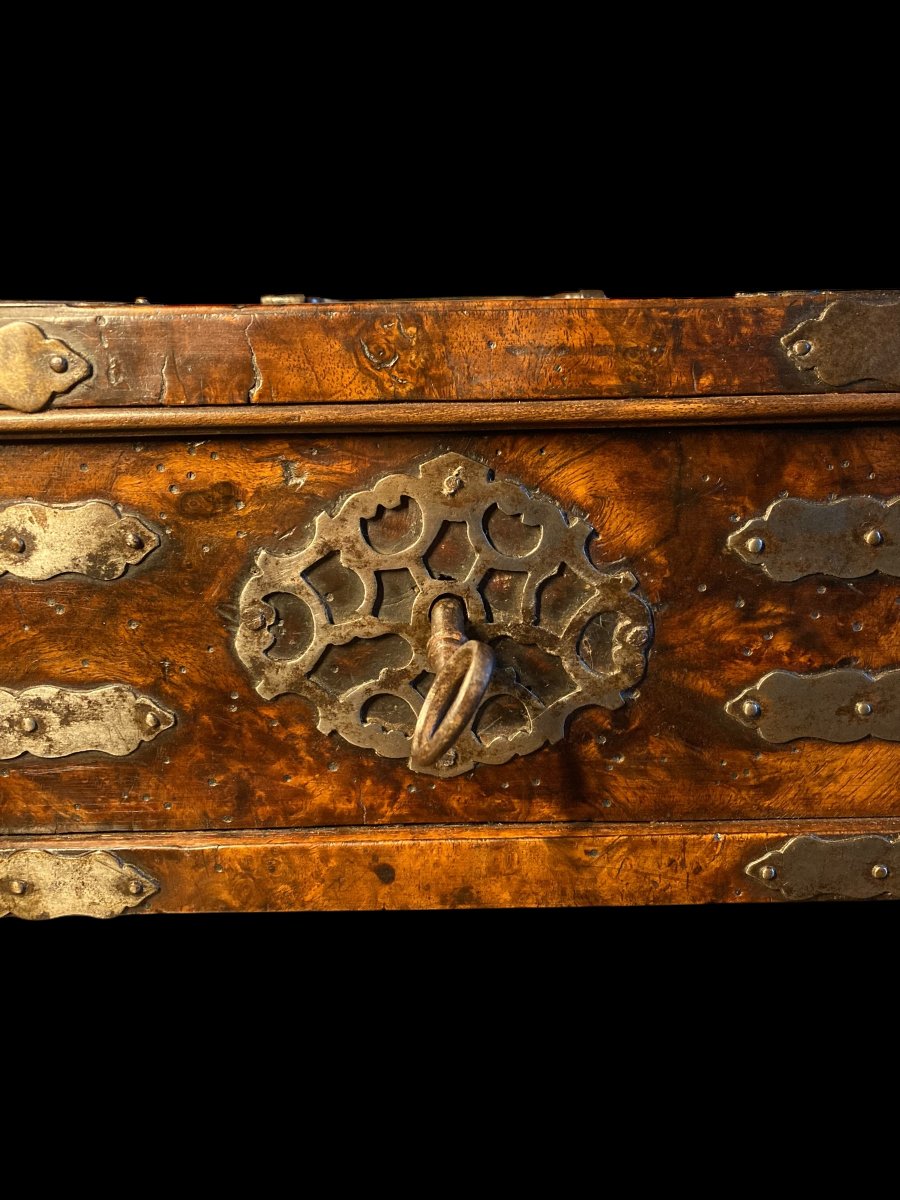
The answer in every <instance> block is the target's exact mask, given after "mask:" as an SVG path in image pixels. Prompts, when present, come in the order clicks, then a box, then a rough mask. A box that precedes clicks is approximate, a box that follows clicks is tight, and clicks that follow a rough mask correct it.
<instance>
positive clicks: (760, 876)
mask: <svg viewBox="0 0 900 1200" xmlns="http://www.w3.org/2000/svg"><path fill="white" fill-rule="evenodd" d="M898 847H900V843H898V841H897V839H895V838H889V837H881V836H878V835H863V836H859V837H835V838H821V837H815V836H814V835H805V834H804V835H803V836H802V837H793V838H790V839H789V840H788V841H786V842H785V843H784V845H782V846H779V848H778V849H777V850H770V851H769V852H768V854H764V855H763V856H762V858H757V859H754V861H753V862H751V863H748V864H747V866H746V867H745V868H744V872H745V874H747V875H749V876H750V878H751V879H755V880H756V881H757V882H758V883H761V884H763V885H764V886H765V887H767V888H768V889H769V890H770V891H772V892H780V893H781V894H782V896H783V897H784V898H785V899H786V900H815V899H816V898H817V897H820V896H821V897H831V898H832V899H838V900H870V899H873V898H874V897H876V896H894V895H896V894H897V884H898V883H900V848H898Z"/></svg>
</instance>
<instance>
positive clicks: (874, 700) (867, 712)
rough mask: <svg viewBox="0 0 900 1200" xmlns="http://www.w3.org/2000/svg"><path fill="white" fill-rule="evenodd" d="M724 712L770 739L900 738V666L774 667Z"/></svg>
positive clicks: (843, 740) (780, 740) (729, 704)
mask: <svg viewBox="0 0 900 1200" xmlns="http://www.w3.org/2000/svg"><path fill="white" fill-rule="evenodd" d="M725 711H726V712H727V713H728V715H729V716H730V717H734V718H735V720H737V721H740V723H741V724H742V725H746V726H747V727H748V728H750V729H755V730H756V731H757V733H758V734H759V736H760V737H761V738H763V739H764V740H765V741H767V742H792V741H795V740H796V739H797V738H818V739H819V740H820V741H825V742H858V741H859V740H860V739H861V738H865V737H874V738H881V739H882V740H883V741H888V742H898V741H900V670H896V669H895V670H889V671H878V672H875V671H871V672H870V671H860V670H855V669H852V668H839V669H836V670H829V671H816V672H811V673H810V674H799V673H797V672H794V671H780V670H779V671H770V672H769V673H768V674H767V675H763V677H762V678H761V679H760V680H759V681H758V682H757V683H755V684H753V685H752V686H751V687H748V688H745V689H744V690H743V691H742V692H741V693H740V694H739V695H737V696H735V697H734V698H733V699H732V700H729V701H728V703H727V704H726V705H725Z"/></svg>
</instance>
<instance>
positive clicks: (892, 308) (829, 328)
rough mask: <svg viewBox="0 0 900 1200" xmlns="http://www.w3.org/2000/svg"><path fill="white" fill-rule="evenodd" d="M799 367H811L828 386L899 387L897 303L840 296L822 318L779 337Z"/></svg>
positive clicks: (899, 314)
mask: <svg viewBox="0 0 900 1200" xmlns="http://www.w3.org/2000/svg"><path fill="white" fill-rule="evenodd" d="M781 344H782V345H783V346H784V348H785V352H786V353H787V356H788V358H789V359H790V360H791V362H792V363H793V364H794V366H795V367H797V368H798V370H800V371H814V372H815V376H816V379H817V380H818V381H819V383H822V384H824V385H825V386H826V387H844V386H845V385H847V384H850V383H863V382H875V383H878V384H880V385H881V386H882V387H888V388H900V304H897V303H896V302H894V303H893V304H865V303H863V302H862V301H861V300H851V299H841V300H835V301H834V303H833V304H829V305H828V307H827V308H826V309H825V311H824V312H823V313H822V315H821V316H820V317H817V318H816V319H815V320H813V321H804V322H803V324H802V325H798V326H797V328H796V329H793V330H792V331H791V332H790V333H789V334H787V335H786V336H785V337H783V338H782V339H781Z"/></svg>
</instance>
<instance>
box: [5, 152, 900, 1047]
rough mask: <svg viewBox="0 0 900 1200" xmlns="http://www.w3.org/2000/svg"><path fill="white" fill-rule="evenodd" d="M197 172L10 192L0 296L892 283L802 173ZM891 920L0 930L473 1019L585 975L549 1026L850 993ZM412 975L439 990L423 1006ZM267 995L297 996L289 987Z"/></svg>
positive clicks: (857, 231)
mask: <svg viewBox="0 0 900 1200" xmlns="http://www.w3.org/2000/svg"><path fill="white" fill-rule="evenodd" d="M295 149H296V148H295ZM141 161H142V162H144V161H145V160H143V159H142V160H141ZM120 165H121V164H120ZM201 165H202V164H200V165H198V163H196V162H195V163H194V164H193V168H192V169H190V170H185V171H184V172H183V173H181V174H177V175H175V176H173V175H172V174H171V173H169V174H167V173H165V172H162V173H159V174H158V173H157V172H156V171H149V170H146V169H143V168H142V169H141V170H136V171H132V172H130V173H128V172H126V173H124V174H122V173H121V172H118V173H117V174H116V175H115V177H111V178H104V180H103V181H102V182H101V184H100V185H97V184H95V183H93V184H88V183H86V182H85V183H83V182H81V181H79V180H78V179H74V180H72V181H70V184H69V186H67V187H66V188H64V189H61V188H60V187H58V186H55V185H54V186H48V187H46V188H37V189H31V190H23V191H16V190H15V189H12V193H13V194H11V195H10V196H9V197H8V211H7V216H6V218H5V220H6V230H7V252H6V258H5V261H4V266H3V273H2V276H0V290H2V292H3V293H4V295H5V297H6V298H8V299H48V300H67V299H91V300H130V299H132V298H134V297H136V296H139V295H140V296H146V297H148V298H149V299H150V300H151V301H152V302H155V303H170V304H178V303H192V302H248V301H253V300H255V299H256V298H257V297H258V296H259V295H261V294H262V293H266V292H298V291H299V292H304V293H306V294H308V295H322V296H328V297H334V298H339V299H353V298H373V297H400V296H442V295H492V294H503V295H509V294H511V295H517V294H522V295H544V294H549V293H554V292H560V291H567V290H575V289H578V288H602V289H603V290H604V291H606V292H607V294H608V295H610V296H612V297H629V296H631V297H639V296H674V297H677V296H691V295H729V294H732V293H734V292H737V291H751V292H752V291H762V290H781V289H795V288H796V289H804V288H815V289H818V288H835V289H857V288H871V289H880V288H900V260H898V256H897V252H896V241H895V238H894V234H893V230H894V225H895V219H896V218H895V214H894V212H893V211H892V203H891V201H890V200H889V198H888V197H886V196H882V198H879V196H878V195H877V194H875V190H874V189H868V190H866V191H865V192H864V194H863V195H862V196H860V195H859V194H857V195H856V203H855V205H854V206H852V207H851V206H850V205H849V204H848V199H847V195H846V194H844V193H839V194H838V195H837V196H835V195H834V194H832V193H829V192H828V191H827V190H825V189H821V188H811V186H810V183H809V177H808V176H806V177H804V178H800V177H797V178H793V179H792V178H790V177H788V178H785V177H783V176H782V177H779V178H778V179H774V178H772V177H769V176H767V175H766V173H765V172H760V171H759V170H755V171H750V170H749V168H748V175H747V178H746V179H742V178H741V171H740V164H739V163H738V164H733V167H734V168H735V169H734V170H733V172H732V178H731V179H729V180H728V182H727V183H722V182H721V181H719V180H718V179H716V178H709V177H707V178H703V179H699V180H696V179H695V178H694V177H693V175H692V172H691V171H690V170H688V169H687V165H686V164H685V165H684V169H683V170H682V171H681V172H680V173H679V174H678V175H677V176H673V175H672V174H671V173H669V174H668V175H667V174H666V173H665V172H660V171H659V170H657V169H656V164H655V163H654V162H649V163H647V164H645V167H644V170H643V172H642V173H640V174H635V173H634V172H633V171H632V172H631V173H630V174H629V176H628V178H627V180H626V179H624V178H623V177H621V176H620V175H617V173H616V171H615V170H607V171H606V172H605V173H604V172H601V173H600V182H599V183H598V181H597V180H596V179H595V180H594V181H593V182H588V181H587V179H582V178H580V177H579V176H578V174H577V172H576V173H574V174H573V172H571V171H561V170H560V169H559V164H555V165H553V167H552V170H551V171H549V172H548V174H547V175H545V176H544V177H543V178H542V179H541V184H542V186H541V188H540V190H539V191H535V189H534V188H533V187H532V186H531V180H530V177H523V178H522V179H521V180H520V181H515V182H514V183H512V184H510V183H509V182H508V181H506V184H505V186H504V187H503V188H500V187H499V186H498V185H497V182H496V180H494V179H493V178H492V177H490V175H486V174H485V172H483V171H482V172H481V173H480V174H479V173H478V172H476V171H471V170H470V169H469V164H467V162H466V161H465V156H464V155H463V156H462V157H460V153H459V148H458V147H455V148H454V151H453V154H452V155H451V156H449V158H448V156H447V155H446V154H443V153H442V154H441V155H440V156H439V160H438V161H436V162H435V163H434V168H435V169H434V170H432V171H428V170H425V171H423V170H420V171H418V172H417V174H416V175H415V178H414V179H412V180H411V179H410V178H408V177H407V176H406V175H405V173H404V171H403V170H402V167H403V163H402V161H400V162H398V161H396V160H391V161H388V162H385V161H384V160H383V159H380V160H378V161H377V162H373V161H367V160H366V159H365V157H364V156H363V159H362V161H361V162H360V163H359V166H360V173H359V174H358V175H353V174H351V175H350V177H348V178H343V179H335V178H333V177H331V176H330V174H329V172H328V171H327V170H326V169H324V168H320V169H319V170H308V169H307V168H308V163H306V161H305V160H304V159H303V157H302V155H301V156H299V157H298V156H297V154H296V153H295V156H294V162H293V170H292V171H287V170H286V169H285V166H284V161H283V159H281V160H279V165H280V168H281V171H280V173H279V171H278V170H277V169H276V170H273V169H272V160H269V161H268V162H267V163H265V164H264V166H263V167H260V166H259V165H258V164H257V165H254V166H253V167H252V169H251V168H250V167H248V169H247V171H246V173H244V174H239V175H238V176H233V177H232V176H228V177H227V178H225V179H224V180H223V179H222V177H221V175H216V176H215V183H211V182H210V179H211V177H212V174H213V173H211V172H208V171H204V170H202V169H201ZM538 165H540V164H538ZM607 166H609V162H608V160H607ZM451 167H452V169H451ZM295 172H299V178H298V174H297V173H295ZM470 178H472V179H477V182H472V183H469V182H468V180H469V179H470ZM161 180H163V181H164V182H160V181H161ZM663 180H665V182H662V181H663ZM881 190H882V193H884V191H885V189H881ZM893 914H894V906H892V905H886V904H857V905H852V904H840V905H835V904H831V905H821V904H820V905H794V906H790V905H759V906H755V907H751V906H743V907H739V906H722V907H716V908H676V909H653V908H643V909H627V910H615V909H609V910H600V909H597V910H571V911H567V910H560V911H552V910H539V911H533V912H468V911H467V912H451V913H398V914H391V913H359V914H356V913H351V914H331V913H323V914H317V913H313V914H288V915H282V914H272V915H244V914H240V915H235V916H228V917H223V916H186V917H177V916H166V917H154V918H152V919H142V920H138V919H123V920H116V921H111V922H90V921H87V920H81V919H72V920H66V921H57V922H50V923H45V924H43V925H30V924H27V923H25V922H15V921H3V922H2V924H0V943H2V944H3V945H4V947H5V950H4V953H6V954H11V953H23V954H31V953H33V952H36V953H37V956H38V957H39V958H40V957H44V958H45V961H47V962H50V961H52V962H53V963H61V962H63V961H64V959H63V957H62V956H63V954H64V952H70V953H72V954H73V955H74V956H75V961H78V962H79V963H81V964H82V965H83V964H84V963H85V962H87V961H93V962H104V961H105V962H106V964H107V968H108V970H109V972H110V973H111V975H114V976H115V977H116V979H117V981H118V982H117V983H116V988H119V987H121V986H123V983H122V976H123V974H124V975H125V976H128V974H129V972H136V971H138V970H139V968H138V964H139V963H140V964H141V966H140V972H143V971H144V970H145V969H149V964H150V963H151V962H155V963H156V964H165V963H166V962H167V961H168V960H169V959H170V957H171V956H173V955H175V954H176V952H182V951H183V952H185V953H186V957H183V958H181V960H180V961H181V962H182V963H183V964H184V965H183V966H182V967H181V968H180V969H181V970H182V971H183V972H184V973H185V974H184V975H183V976H182V979H183V980H187V979H200V978H205V979H207V980H208V981H209V982H210V986H211V987H214V986H215V985H216V982H215V981H219V982H220V983H221V985H222V986H223V987H225V988H226V989H227V988H228V987H230V986H231V984H233V983H234V982H236V980H238V979H242V980H244V981H246V980H248V979H252V980H259V981H261V982H260V986H261V987H262V988H263V989H264V991H266V994H269V993H270V992H271V989H272V988H276V989H277V988H278V986H279V981H280V980H281V979H282V973H284V972H289V971H294V970H297V971H299V972H301V974H302V975H303V977H304V978H306V979H307V980H308V981H309V982H308V983H307V984H304V985H303V986H304V989H305V990H306V992H307V994H308V993H309V990H310V989H311V990H313V991H315V993H316V995H317V996H318V997H319V998H320V999H321V997H322V995H323V994H328V993H329V990H335V989H336V990H338V991H341V990H343V992H344V993H345V998H346V993H347V992H351V993H352V992H355V991H359V993H360V994H361V995H363V996H367V997H372V996H374V995H376V994H379V993H381V994H382V995H383V994H385V993H388V994H390V995H392V996H397V994H398V993H397V989H398V987H399V985H400V981H403V982H404V983H405V984H407V985H408V986H409V989H410V990H409V993H408V996H409V997H412V998H413V1000H410V1001H409V1003H414V1004H415V1005H418V1006H419V1007H421V1006H422V1005H426V1006H427V1004H428V1003H430V1000H429V999H428V997H429V995H430V996H432V997H433V995H434V989H435V988H436V989H437V991H438V992H440V994H441V995H442V996H443V997H444V998H446V997H448V996H449V997H454V996H455V997H457V998H458V999H459V1002H460V1007H461V1009H465V1010H466V1011H468V1012H469V1013H470V1014H471V1012H472V1011H475V1010H477V1006H478V1002H479V997H480V995H481V990H482V987H483V986H484V984H485V982H486V981H494V982H496V981H505V982H506V983H507V984H508V987H507V989H506V991H507V995H508V996H509V995H516V996H517V997H518V1000H517V1001H516V1003H518V1004H520V1005H521V1006H522V1008H523V1009H525V1010H527V1009H528V1006H529V996H531V995H532V993H533V992H534V991H535V990H538V989H540V990H544V989H548V988H549V989H550V990H551V991H552V990H553V989H554V988H557V987H558V988H560V989H562V988H563V987H564V986H566V985H569V986H571V985H573V984H574V985H576V987H577V988H581V987H584V986H587V984H588V983H590V990H591V993H592V994H591V995H590V996H589V997H584V998H583V999H582V1001H581V1002H580V1003H579V1005H578V1006H577V1007H576V1008H574V1009H571V1010H560V1009H559V1008H558V1007H551V1008H549V1009H547V1010H546V1015H547V1019H548V1021H549V1022H550V1024H551V1025H552V1024H554V1023H556V1022H559V1021H565V1022H566V1024H567V1025H569V1026H571V1024H572V1023H574V1024H575V1025H577V1026H584V1027H586V1028H593V1027H594V1025H595V1024H596V1022H597V1021H598V1020H603V1021H607V1020H610V1019H611V1014H614V1013H615V1012H616V1011H617V1009H618V1007H619V1006H620V1005H621V1004H622V1003H625V1002H626V1001H625V1000H624V999H623V997H627V996H629V995H631V994H632V989H633V988H634V986H635V985H636V984H639V985H640V987H641V988H643V989H644V998H645V999H646V997H647V995H648V994H649V995H651V996H652V994H653V992H654V991H655V990H656V989H659V988H663V989H665V990H667V991H671V990H672V988H673V987H675V988H676V989H677V988H678V987H679V986H682V985H683V986H684V987H685V988H688V987H690V986H692V981H695V980H696V979H697V978H698V977H702V978H705V979H706V980H707V981H708V987H709V989H710V990H709V992H708V993H707V999H709V998H711V997H715V998H716V999H717V1000H718V1001H720V1002H721V1005H722V1006H723V1007H724V1008H727V1005H728V1003H729V995H730V993H728V992H727V991H726V990H724V985H723V983H722V979H724V978H725V977H726V974H727V975H728V976H729V977H733V975H734V973H735V972H736V973H737V975H738V976H740V977H742V978H743V980H744V982H745V983H746V984H748V985H749V991H750V992H751V993H752V994H757V995H758V996H759V1002H760V1004H761V1005H769V1004H772V1003H776V1002H777V999H776V998H777V996H778V995H780V994H781V989H782V986H783V983H784V979H785V977H786V976H787V977H793V978H796V977H797V976H798V975H802V974H804V973H807V974H817V975H819V976H820V977H821V978H822V979H823V986H825V987H827V988H829V989H831V988H833V987H834V986H836V985H837V983H838V982H839V981H840V980H843V981H844V982H845V983H846V980H847V978H848V977H851V976H852V978H854V979H857V978H858V979H860V980H864V979H866V978H869V976H870V972H871V970H872V969H873V968H872V962H873V961H875V960H873V959H872V958H870V957H867V955H868V954H869V948H870V947H872V946H874V945H875V943H876V942H877V941H878V940H879V939H880V938H882V937H885V936H889V924H890V922H892V921H893V920H894V919H895V918H894V915H893ZM838 928H840V929H841V930H842V931H843V932H842V933H841V935H840V936H839V937H838V936H837V935H836V931H837V930H838ZM108 955H113V956H114V958H107V957H106V956H108ZM476 963H477V964H478V965H477V969H476V965H475V964H476ZM7 965H8V966H9V969H12V968H11V966H10V964H9V963H8V964H7ZM848 973H849V976H848ZM133 977H134V976H132V978H133ZM141 977H142V978H143V977H145V976H143V975H141ZM426 977H427V978H429V979H430V980H431V981H434V980H437V982H436V983H434V982H431V983H429V987H428V989H427V990H426V993H425V995H424V996H423V992H422V990H421V979H423V978H426ZM154 978H155V979H156V980H157V982H156V983H155V984H154V986H155V987H158V986H160V984H159V982H158V981H159V978H160V977H159V976H154ZM284 979H285V980H286V979H287V975H285V976H284ZM262 981H264V982H262ZM169 986H174V987H177V986H178V982H177V981H172V982H170V984H169ZM284 986H285V988H288V990H289V991H290V992H291V994H293V989H294V988H295V987H296V986H297V985H296V984H295V983H293V982H292V983H290V984H288V983H286V982H285V984H284ZM744 990H747V989H744ZM710 1002H711V1001H710ZM406 1003H407V999H404V1004H406ZM506 1015H508V1013H506V1014H504V1013H499V1014H498V1013H493V1014H491V1019H492V1021H493V1022H495V1023H496V1022H497V1021H500V1022H502V1021H503V1020H505V1018H506ZM663 1019H664V1015H663V1014H660V1020H663ZM364 1027H365V1026H364V1022H363V1025H362V1028H363V1029H364Z"/></svg>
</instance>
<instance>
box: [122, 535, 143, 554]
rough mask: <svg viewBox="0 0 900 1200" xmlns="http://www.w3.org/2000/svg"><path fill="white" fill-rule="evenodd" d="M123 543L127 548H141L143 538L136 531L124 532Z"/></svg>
mask: <svg viewBox="0 0 900 1200" xmlns="http://www.w3.org/2000/svg"><path fill="white" fill-rule="evenodd" d="M125 545H126V546H127V547H128V549H129V550H143V548H144V539H143V538H142V537H140V536H139V535H138V534H136V533H126V534H125Z"/></svg>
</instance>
